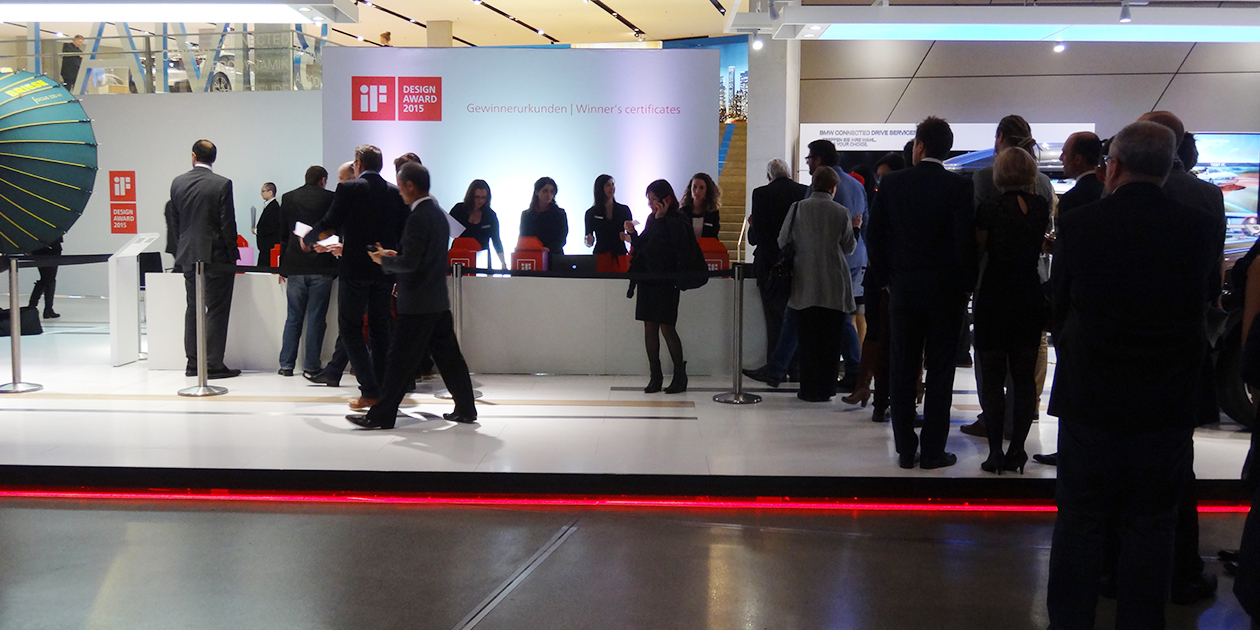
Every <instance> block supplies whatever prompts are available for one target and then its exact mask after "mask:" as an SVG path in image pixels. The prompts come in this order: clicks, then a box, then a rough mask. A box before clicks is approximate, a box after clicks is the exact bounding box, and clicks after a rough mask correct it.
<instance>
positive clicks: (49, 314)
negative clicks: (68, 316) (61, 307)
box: [44, 308, 61, 319]
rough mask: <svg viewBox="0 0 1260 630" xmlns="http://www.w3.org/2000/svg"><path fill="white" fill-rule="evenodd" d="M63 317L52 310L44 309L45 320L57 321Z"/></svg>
mask: <svg viewBox="0 0 1260 630" xmlns="http://www.w3.org/2000/svg"><path fill="white" fill-rule="evenodd" d="M58 317H61V314H60V313H57V312H55V311H53V310H52V309H51V308H48V309H44V319H57V318H58Z"/></svg>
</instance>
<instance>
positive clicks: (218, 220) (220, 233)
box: [166, 166, 241, 271]
mask: <svg viewBox="0 0 1260 630" xmlns="http://www.w3.org/2000/svg"><path fill="white" fill-rule="evenodd" d="M166 233H167V237H168V238H172V237H173V238H174V239H175V246H174V251H173V252H172V253H174V254H175V264H176V265H177V266H178V267H179V268H180V269H183V270H185V271H191V270H192V269H193V267H194V265H195V264H196V262H197V261H199V260H200V261H203V262H207V263H229V264H230V263H234V262H236V260H237V259H238V258H240V257H241V255H240V252H238V251H237V249H236V206H235V205H234V203H233V201H232V180H230V179H228V178H226V177H222V176H220V175H216V174H214V173H212V172H210V169H208V168H202V167H200V166H194V167H193V169H192V170H190V171H188V172H187V173H184V174H183V175H180V176H179V177H176V178H175V180H174V181H172V182H171V200H170V203H168V204H167V205H166ZM167 251H171V244H170V243H169V242H168V243H167Z"/></svg>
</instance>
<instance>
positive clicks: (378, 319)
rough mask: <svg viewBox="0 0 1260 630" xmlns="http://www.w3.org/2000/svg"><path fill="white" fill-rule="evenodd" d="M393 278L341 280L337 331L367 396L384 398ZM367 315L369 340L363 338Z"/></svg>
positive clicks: (338, 297) (362, 390) (361, 390)
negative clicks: (382, 392)
mask: <svg viewBox="0 0 1260 630" xmlns="http://www.w3.org/2000/svg"><path fill="white" fill-rule="evenodd" d="M393 289H394V281H393V280H389V279H386V278H378V279H375V280H355V279H350V278H342V279H341V288H340V289H339V291H340V292H339V293H338V294H337V309H338V313H337V332H338V334H340V335H341V345H342V346H344V347H345V349H346V356H347V357H348V358H349V359H350V367H352V368H354V376H355V378H357V379H358V380H359V391H360V392H361V394H362V396H363V397H364V398H380V397H381V381H380V379H381V377H383V376H384V375H385V361H386V357H387V356H388V355H389V321H390V315H389V297H390V293H391V292H392V291H393ZM364 313H366V314H367V325H368V341H369V342H370V343H371V348H370V349H369V347H368V343H366V342H364V341H363V315H364Z"/></svg>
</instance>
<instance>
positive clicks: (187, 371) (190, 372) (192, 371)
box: [184, 367, 197, 376]
mask: <svg viewBox="0 0 1260 630" xmlns="http://www.w3.org/2000/svg"><path fill="white" fill-rule="evenodd" d="M196 375H197V368H195V367H191V368H184V376H196Z"/></svg>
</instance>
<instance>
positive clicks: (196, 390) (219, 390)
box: [179, 385, 228, 398]
mask: <svg viewBox="0 0 1260 630" xmlns="http://www.w3.org/2000/svg"><path fill="white" fill-rule="evenodd" d="M226 393H228V390H227V388H226V387H215V386H214V385H206V386H205V387H200V386H196V387H185V388H184V389H181V390H179V395H180V396H191V397H193V398H201V397H202V396H222V395H224V394H226Z"/></svg>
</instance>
